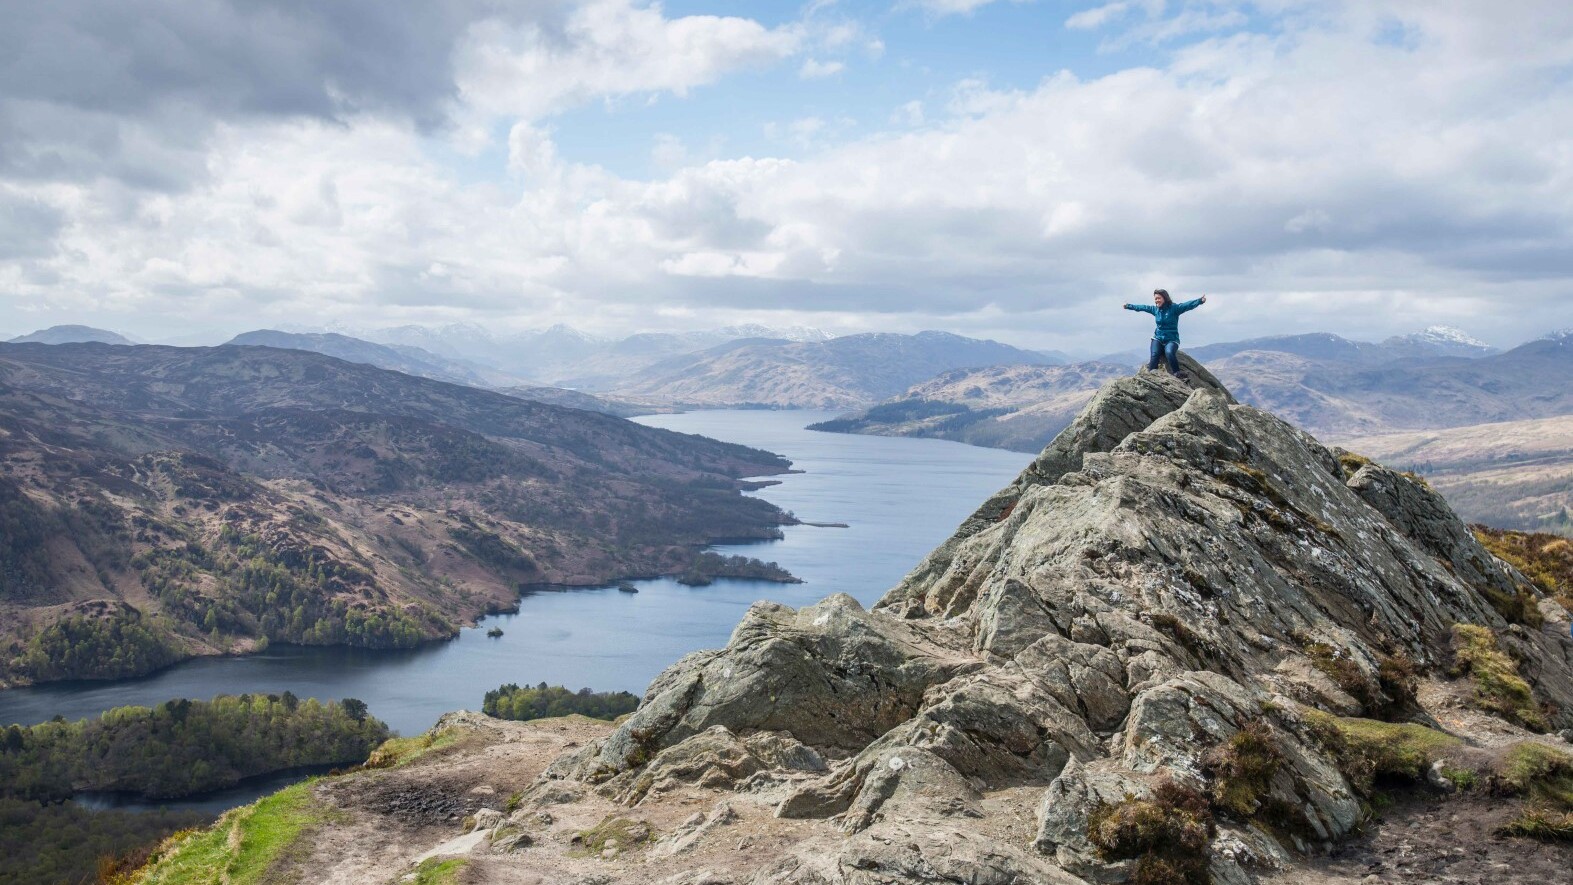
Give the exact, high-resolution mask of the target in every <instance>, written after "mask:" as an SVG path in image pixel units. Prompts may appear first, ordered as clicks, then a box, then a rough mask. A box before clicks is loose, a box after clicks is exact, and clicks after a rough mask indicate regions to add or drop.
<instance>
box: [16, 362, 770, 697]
mask: <svg viewBox="0 0 1573 885" xmlns="http://www.w3.org/2000/svg"><path fill="white" fill-rule="evenodd" d="M786 467H787V462H786V461H785V460H783V459H781V458H779V457H777V456H774V455H771V454H769V453H766V452H762V451H759V450H755V449H748V448H745V447H742V446H735V445H730V444H725V443H718V442H715V441H713V440H707V439H704V438H702V437H695V436H688V435H684V434H677V433H671V432H668V431H662V430H657V429H654V428H646V427H642V426H639V425H636V424H633V423H631V422H628V421H624V420H621V419H618V418H614V417H610V416H606V415H599V414H594V413H590V412H585V411H580V410H577V409H566V408H559V407H555V406H549V405H544V404H540V403H536V402H530V401H526V400H521V399H517V398H515V397H511V396H505V395H503V394H499V393H493V392H490V391H483V390H478V389H475V388H470V387H462V386H458V385H452V384H444V383H440V382H436V381H431V380H427V379H422V378H415V377H411V376H408V375H403V374H400V373H397V372H389V371H384V370H381V369H375V368H372V367H370V366H364V365H357V364H352V363H347V362H343V361H340V360H336V359H332V358H329V357H324V356H320V355H318V354H314V353H307V352H303V351H296V350H278V349H273V348H265V347H238V346H228V347H219V348H173V347H111V346H107V345H102V344H83V345H58V346H45V345H39V344H28V345H0V614H3V615H4V617H3V618H0V684H3V683H6V682H17V681H26V680H45V679H56V678H71V677H76V678H81V677H114V676H126V675H134V674H137V673H141V672H146V671H147V670H150V669H153V668H156V667H159V666H162V665H165V664H168V663H170V662H172V661H174V660H178V659H180V658H182V657H186V656H189V655H192V654H211V653H218V652H226V651H246V650H251V649H254V648H256V647H257V646H258V643H259V642H260V641H261V640H263V639H267V640H272V641H286V642H297V643H312V644H323V643H346V644H351V645H364V646H374V647H376V646H408V645H412V644H415V643H417V642H420V641H423V640H426V639H433V638H438V637H445V636H448V635H451V634H452V633H453V631H454V630H456V629H457V625H458V624H460V623H463V622H466V621H472V620H473V619H474V618H475V617H476V616H478V615H479V614H481V613H483V612H486V611H495V610H499V609H503V608H508V607H511V606H513V605H514V604H515V603H516V600H517V592H518V588H519V585H520V584H522V583H563V584H594V583H603V582H606V581H609V580H612V579H614V578H617V577H621V576H625V575H636V574H657V573H670V574H678V573H681V572H683V571H684V570H685V569H686V568H687V567H688V566H689V565H690V564H691V563H692V561H693V560H694V558H695V556H696V555H697V553H698V548H699V547H700V546H701V545H703V544H704V543H706V542H707V541H708V540H710V539H712V538H716V537H723V536H724V537H759V538H768V537H773V536H775V535H776V533H777V529H776V526H777V525H779V524H781V523H782V522H783V521H784V520H785V518H786V517H785V515H784V514H782V513H780V511H778V510H776V509H775V508H774V507H772V506H771V505H769V504H767V503H765V502H763V501H761V500H759V499H756V498H751V497H746V496H743V495H741V494H740V493H739V489H740V488H741V487H742V485H743V484H742V483H740V482H738V480H737V478H738V477H742V476H755V475H761V474H768V473H774V472H779V471H781V470H784V469H786Z"/></svg>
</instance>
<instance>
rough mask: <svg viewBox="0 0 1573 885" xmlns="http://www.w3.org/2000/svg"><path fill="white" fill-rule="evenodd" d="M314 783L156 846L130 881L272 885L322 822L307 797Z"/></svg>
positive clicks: (144, 883) (171, 884)
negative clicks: (307, 835) (306, 836)
mask: <svg viewBox="0 0 1573 885" xmlns="http://www.w3.org/2000/svg"><path fill="white" fill-rule="evenodd" d="M314 782H315V781H314V780H310V781H305V782H303V783H299V784H295V785H293V786H289V787H285V788H284V789H282V790H280V791H278V792H277V793H274V794H273V795H271V796H264V797H263V798H261V799H258V800H257V801H256V802H254V803H252V804H250V805H247V806H244V807H242V808H237V809H235V810H233V811H230V812H228V813H226V814H225V815H224V816H223V817H221V818H219V819H218V823H216V824H214V825H213V826H212V827H211V828H209V829H206V830H198V831H195V832H193V833H191V834H189V835H177V836H175V837H172V838H171V839H170V840H169V841H167V842H165V843H164V844H163V845H161V846H159V849H158V851H157V852H155V854H154V857H153V859H152V860H151V861H149V863H148V865H147V866H146V867H143V868H142V869H141V870H140V871H138V872H137V873H136V875H135V876H133V877H132V879H131V881H133V882H136V883H138V885H216V883H226V885H273V883H276V882H279V881H280V879H279V877H278V875H277V874H276V872H275V870H274V868H275V867H276V866H277V865H278V864H279V862H280V861H281V860H284V859H285V858H286V857H287V855H288V854H289V852H290V849H291V848H292V847H294V846H295V845H296V844H297V843H298V842H299V840H300V837H301V835H302V834H304V833H305V832H306V831H307V830H308V829H309V828H311V827H312V826H314V825H316V824H318V823H321V822H323V821H324V820H327V819H328V813H327V812H326V810H324V809H322V808H320V807H318V806H317V804H316V802H315V801H314V800H313V799H312V797H311V785H312V783H314Z"/></svg>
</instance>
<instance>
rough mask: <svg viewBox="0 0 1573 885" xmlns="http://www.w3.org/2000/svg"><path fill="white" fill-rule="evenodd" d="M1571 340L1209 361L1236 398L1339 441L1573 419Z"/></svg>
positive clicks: (1245, 354)
mask: <svg viewBox="0 0 1573 885" xmlns="http://www.w3.org/2000/svg"><path fill="white" fill-rule="evenodd" d="M1570 357H1573V337H1561V338H1550V339H1541V340H1538V341H1531V342H1529V343H1527V344H1523V345H1520V346H1518V347H1515V348H1513V349H1512V350H1509V351H1507V352H1505V353H1499V354H1493V355H1490V356H1484V357H1478V358H1473V359H1470V358H1463V357H1441V358H1431V359H1425V360H1398V361H1395V362H1389V363H1384V364H1382V365H1378V366H1373V367H1356V366H1348V365H1340V364H1336V363H1328V362H1319V361H1316V360H1311V359H1306V358H1302V357H1296V356H1293V355H1286V354H1283V353H1279V352H1268V351H1257V350H1247V351H1242V352H1240V353H1237V354H1235V355H1233V356H1230V357H1227V358H1224V359H1220V360H1216V361H1214V362H1211V363H1209V364H1208V365H1209V367H1210V368H1211V369H1212V370H1213V371H1214V372H1215V373H1217V375H1218V377H1219V378H1221V379H1223V380H1224V381H1225V382H1226V383H1228V384H1230V385H1232V386H1234V387H1236V388H1238V394H1239V396H1240V397H1241V398H1242V401H1247V402H1251V403H1253V404H1256V405H1259V406H1261V407H1262V408H1266V409H1270V410H1273V411H1276V412H1277V413H1279V414H1282V415H1283V416H1284V417H1286V418H1288V419H1289V420H1291V421H1293V422H1295V423H1296V424H1299V425H1300V426H1302V427H1305V428H1306V429H1308V430H1311V431H1313V432H1316V433H1324V434H1335V435H1348V434H1367V433H1380V432H1384V431H1397V430H1419V429H1434V428H1444V427H1461V426H1465V425H1470V424H1485V423H1491V422H1498V421H1519V420H1525V419H1532V418H1549V417H1554V416H1557V415H1567V414H1573V386H1570V385H1567V384H1563V383H1561V382H1560V373H1561V372H1562V371H1563V367H1564V366H1565V365H1566V364H1567V361H1568V359H1569V358H1570Z"/></svg>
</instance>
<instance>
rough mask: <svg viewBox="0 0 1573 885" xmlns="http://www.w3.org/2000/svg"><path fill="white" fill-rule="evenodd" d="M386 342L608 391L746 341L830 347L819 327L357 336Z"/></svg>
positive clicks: (407, 330)
mask: <svg viewBox="0 0 1573 885" xmlns="http://www.w3.org/2000/svg"><path fill="white" fill-rule="evenodd" d="M358 337H362V338H366V339H368V340H371V341H376V342H380V343H383V344H404V345H411V346H415V347H420V348H422V349H424V350H427V351H430V352H431V353H435V354H439V355H442V356H447V357H450V358H454V359H463V360H467V361H470V362H472V363H478V364H483V365H486V366H490V367H493V368H495V369H498V370H500V371H505V372H510V373H513V374H516V375H520V376H523V377H526V378H530V379H533V381H534V382H536V383H544V384H548V385H553V386H557V387H569V388H575V389H582V390H592V391H605V390H611V389H613V388H615V387H618V386H620V385H621V384H623V383H624V382H626V381H628V380H629V379H630V378H632V377H633V376H635V375H637V374H638V373H640V372H642V371H643V370H645V369H647V368H649V367H650V366H651V365H654V364H655V363H658V362H660V361H662V360H665V359H669V358H672V357H676V356H681V355H683V354H690V353H697V352H699V351H702V350H705V349H707V348H711V347H716V346H718V345H721V344H724V343H727V342H730V341H737V340H743V339H756V338H770V339H779V340H783V341H802V342H815V341H828V340H830V338H831V336H830V335H829V334H827V333H825V332H823V331H820V330H819V329H812V328H808V327H803V326H794V327H791V328H787V329H772V328H768V327H765V326H759V325H743V326H727V327H724V328H719V329H707V330H701V331H695V332H642V333H639V334H635V335H629V336H627V337H625V338H602V337H599V336H595V335H591V334H589V333H586V332H583V331H581V330H579V329H575V328H573V327H572V326H566V325H556V326H552V327H551V328H549V329H541V330H532V331H525V332H505V333H494V332H492V331H490V330H487V329H485V328H483V327H480V326H475V325H459V324H455V325H448V326H438V327H426V326H398V327H394V328H390V329H378V330H372V331H365V332H361V333H358Z"/></svg>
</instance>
